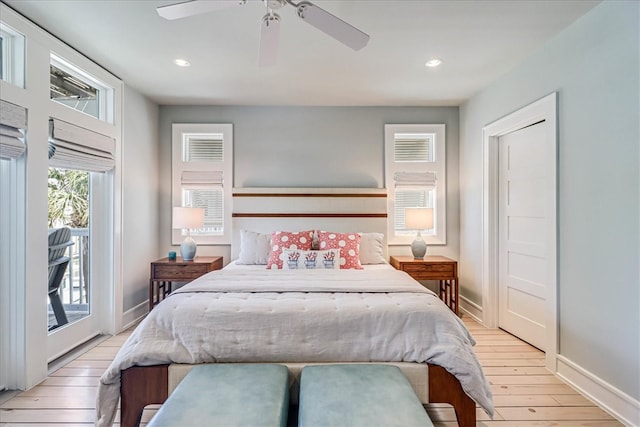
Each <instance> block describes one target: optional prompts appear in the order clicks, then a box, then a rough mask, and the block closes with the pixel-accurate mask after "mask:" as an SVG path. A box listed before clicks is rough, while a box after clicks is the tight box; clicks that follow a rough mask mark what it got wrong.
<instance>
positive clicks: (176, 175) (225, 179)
mask: <svg viewBox="0 0 640 427" xmlns="http://www.w3.org/2000/svg"><path fill="white" fill-rule="evenodd" d="M188 134H204V135H206V134H222V138H223V142H222V144H223V155H222V161H221V162H216V161H203V162H196V161H194V162H185V161H183V153H184V151H183V141H184V137H185V135H188ZM171 146H172V151H171V164H172V172H171V206H172V207H173V206H183V185H182V182H181V177H182V172H185V171H192V172H220V173H221V174H222V192H223V218H222V221H223V226H222V229H223V231H222V233H221V234H216V235H214V234H204V233H202V232H192V233H191V237H192V238H193V239H194V240H195V241H196V243H197V244H198V245H228V244H231V238H232V223H231V217H232V212H233V206H232V205H233V125H232V124H231V123H173V124H172V138H171ZM210 185H211V187H212V188H213V187H217V186H218V185H219V184H210ZM198 187H199V188H203V185H202V184H199V185H198ZM205 187H206V186H205ZM169 223H171V221H169ZM183 240H184V235H183V234H182V230H174V229H171V243H172V244H173V245H179V244H180V243H182V241H183Z"/></svg>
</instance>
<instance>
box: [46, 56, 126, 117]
mask: <svg viewBox="0 0 640 427" xmlns="http://www.w3.org/2000/svg"><path fill="white" fill-rule="evenodd" d="M49 65H53V66H54V67H56V68H58V69H59V70H61V71H64V72H65V73H67V74H69V75H71V76H72V77H75V78H76V79H78V80H79V81H81V82H83V83H85V84H87V85H90V86H91V87H93V88H94V89H96V90H97V92H98V96H97V98H98V99H97V108H98V115H97V116H96V115H93V114H91V113H87V112H84V111H82V110H79V109H77V108H74V107H72V106H70V105H68V104H65V103H63V102H60V101H57V100H55V99H53V98H49V99H50V100H51V102H55V103H56V104H57V105H64V106H65V107H67V108H71V109H72V110H74V111H77V112H79V113H81V114H86V115H87V116H90V117H94V118H96V119H98V120H100V121H103V122H107V123H110V124H113V123H114V114H115V106H114V93H115V90H114V88H113V87H111V86H110V85H108V84H107V83H104V82H103V81H101V80H99V79H98V78H96V77H95V76H93V75H92V74H91V73H88V72H86V71H84V70H83V69H81V68H80V67H78V66H76V65H75V64H73V63H72V62H71V61H69V60H67V59H65V58H64V57H62V56H61V55H58V54H57V53H55V52H51V53H50V59H49ZM49 83H50V84H51V74H49Z"/></svg>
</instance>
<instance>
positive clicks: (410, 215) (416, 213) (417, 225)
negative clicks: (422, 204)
mask: <svg viewBox="0 0 640 427" xmlns="http://www.w3.org/2000/svg"><path fill="white" fill-rule="evenodd" d="M404 226H405V227H406V228H407V229H409V230H429V229H431V228H433V208H406V209H405V210H404Z"/></svg>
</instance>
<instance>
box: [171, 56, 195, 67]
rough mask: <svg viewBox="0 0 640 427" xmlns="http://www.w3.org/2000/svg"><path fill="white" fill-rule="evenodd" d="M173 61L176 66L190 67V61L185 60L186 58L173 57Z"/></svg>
mask: <svg viewBox="0 0 640 427" xmlns="http://www.w3.org/2000/svg"><path fill="white" fill-rule="evenodd" d="M173 63H174V64H176V65H177V66H178V67H190V66H191V62H189V61H187V60H186V59H181V58H178V59H174V60H173Z"/></svg>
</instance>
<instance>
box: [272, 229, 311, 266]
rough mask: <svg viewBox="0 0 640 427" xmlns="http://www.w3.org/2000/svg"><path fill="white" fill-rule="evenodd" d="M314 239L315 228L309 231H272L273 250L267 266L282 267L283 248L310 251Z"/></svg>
mask: <svg viewBox="0 0 640 427" xmlns="http://www.w3.org/2000/svg"><path fill="white" fill-rule="evenodd" d="M312 241H313V230H307V231H295V232H292V231H274V232H273V233H271V251H270V252H269V261H268V262H267V268H271V269H282V250H283V249H300V250H303V251H308V250H310V249H311V242H312Z"/></svg>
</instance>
